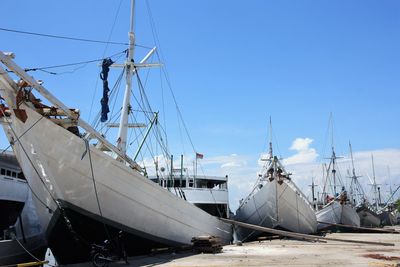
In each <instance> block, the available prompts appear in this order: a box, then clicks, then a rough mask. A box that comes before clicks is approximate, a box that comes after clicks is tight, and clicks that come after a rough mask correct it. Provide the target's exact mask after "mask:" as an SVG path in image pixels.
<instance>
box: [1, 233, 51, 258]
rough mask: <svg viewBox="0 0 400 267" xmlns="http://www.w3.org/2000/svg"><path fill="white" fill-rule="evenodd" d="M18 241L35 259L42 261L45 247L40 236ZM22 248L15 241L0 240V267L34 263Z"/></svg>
mask: <svg viewBox="0 0 400 267" xmlns="http://www.w3.org/2000/svg"><path fill="white" fill-rule="evenodd" d="M18 241H19V242H20V243H21V244H22V245H23V246H24V248H25V249H27V250H28V251H29V252H30V253H31V254H33V255H34V256H35V257H36V258H38V259H40V260H43V259H44V256H45V251H46V246H45V245H44V243H43V238H42V237H41V236H33V237H29V238H26V239H25V241H24V240H23V239H19V240H18ZM24 248H23V247H22V246H21V245H20V244H19V243H18V242H17V241H16V240H0V251H1V253H0V265H16V264H19V263H26V262H32V261H36V259H34V258H33V257H32V256H31V255H29V254H28V253H26V251H25V249H24Z"/></svg>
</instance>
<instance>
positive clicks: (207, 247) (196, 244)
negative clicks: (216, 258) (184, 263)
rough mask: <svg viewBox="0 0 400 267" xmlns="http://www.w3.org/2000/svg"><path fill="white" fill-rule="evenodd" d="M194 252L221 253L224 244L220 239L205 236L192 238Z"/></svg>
mask: <svg viewBox="0 0 400 267" xmlns="http://www.w3.org/2000/svg"><path fill="white" fill-rule="evenodd" d="M192 243H193V250H194V251H195V252H198V253H220V252H221V251H222V244H221V241H220V239H219V238H218V237H215V236H210V235H205V236H197V237H193V238H192Z"/></svg>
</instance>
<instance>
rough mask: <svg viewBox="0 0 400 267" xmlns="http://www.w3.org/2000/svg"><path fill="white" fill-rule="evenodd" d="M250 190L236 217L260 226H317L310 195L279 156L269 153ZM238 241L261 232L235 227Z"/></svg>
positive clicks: (308, 228) (304, 229) (312, 229)
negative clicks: (302, 188)
mask: <svg viewBox="0 0 400 267" xmlns="http://www.w3.org/2000/svg"><path fill="white" fill-rule="evenodd" d="M263 160H264V161H265V162H266V164H265V165H264V167H263V170H262V172H261V174H260V175H259V177H258V179H257V182H256V185H255V186H254V188H253V190H252V191H251V193H250V194H249V195H248V196H247V197H246V198H245V199H244V200H242V201H241V203H240V205H239V208H238V209H237V210H236V215H235V216H234V219H235V220H237V221H241V222H245V223H248V224H254V225H258V226H263V227H268V228H277V229H283V230H287V231H292V232H297V233H304V234H310V233H315V232H316V230H317V219H316V216H315V212H314V210H313V208H312V205H311V204H310V202H309V201H308V200H307V197H306V196H305V195H304V194H303V193H302V191H301V190H300V189H299V188H298V187H297V186H296V184H295V183H294V182H293V180H292V179H291V178H290V175H291V174H290V173H288V172H287V171H286V170H285V168H284V166H283V165H282V164H281V162H280V160H279V159H278V157H276V156H274V155H273V153H272V142H271V141H270V143H269V157H268V158H267V159H263ZM235 230H236V231H235V238H236V240H239V241H250V240H254V239H256V238H257V237H259V236H260V235H261V232H257V231H253V230H249V229H246V228H243V227H237V228H236V229H235Z"/></svg>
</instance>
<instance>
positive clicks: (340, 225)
mask: <svg viewBox="0 0 400 267" xmlns="http://www.w3.org/2000/svg"><path fill="white" fill-rule="evenodd" d="M317 222H318V223H323V224H327V225H332V226H337V227H343V228H350V229H355V230H365V231H373V232H379V233H389V234H399V233H400V232H398V231H396V230H394V229H377V228H368V227H360V226H352V225H346V224H337V223H328V222H320V221H317Z"/></svg>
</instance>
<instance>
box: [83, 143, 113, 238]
mask: <svg viewBox="0 0 400 267" xmlns="http://www.w3.org/2000/svg"><path fill="white" fill-rule="evenodd" d="M84 141H85V146H86V151H85V152H84V154H83V155H82V158H81V160H82V159H83V158H84V157H85V155H86V152H87V153H88V156H89V164H90V172H91V174H92V181H93V188H94V193H95V196H96V201H97V207H98V208H99V213H100V216H101V217H102V218H103V212H102V211H101V207H100V201H99V196H98V193H97V186H96V181H95V178H94V171H93V163H92V154H91V152H90V147H89V141H88V140H86V139H84ZM103 226H104V231H105V232H106V235H107V237H108V239H109V240H111V236H110V233H109V232H108V229H107V226H106V224H105V223H104V222H103Z"/></svg>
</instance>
